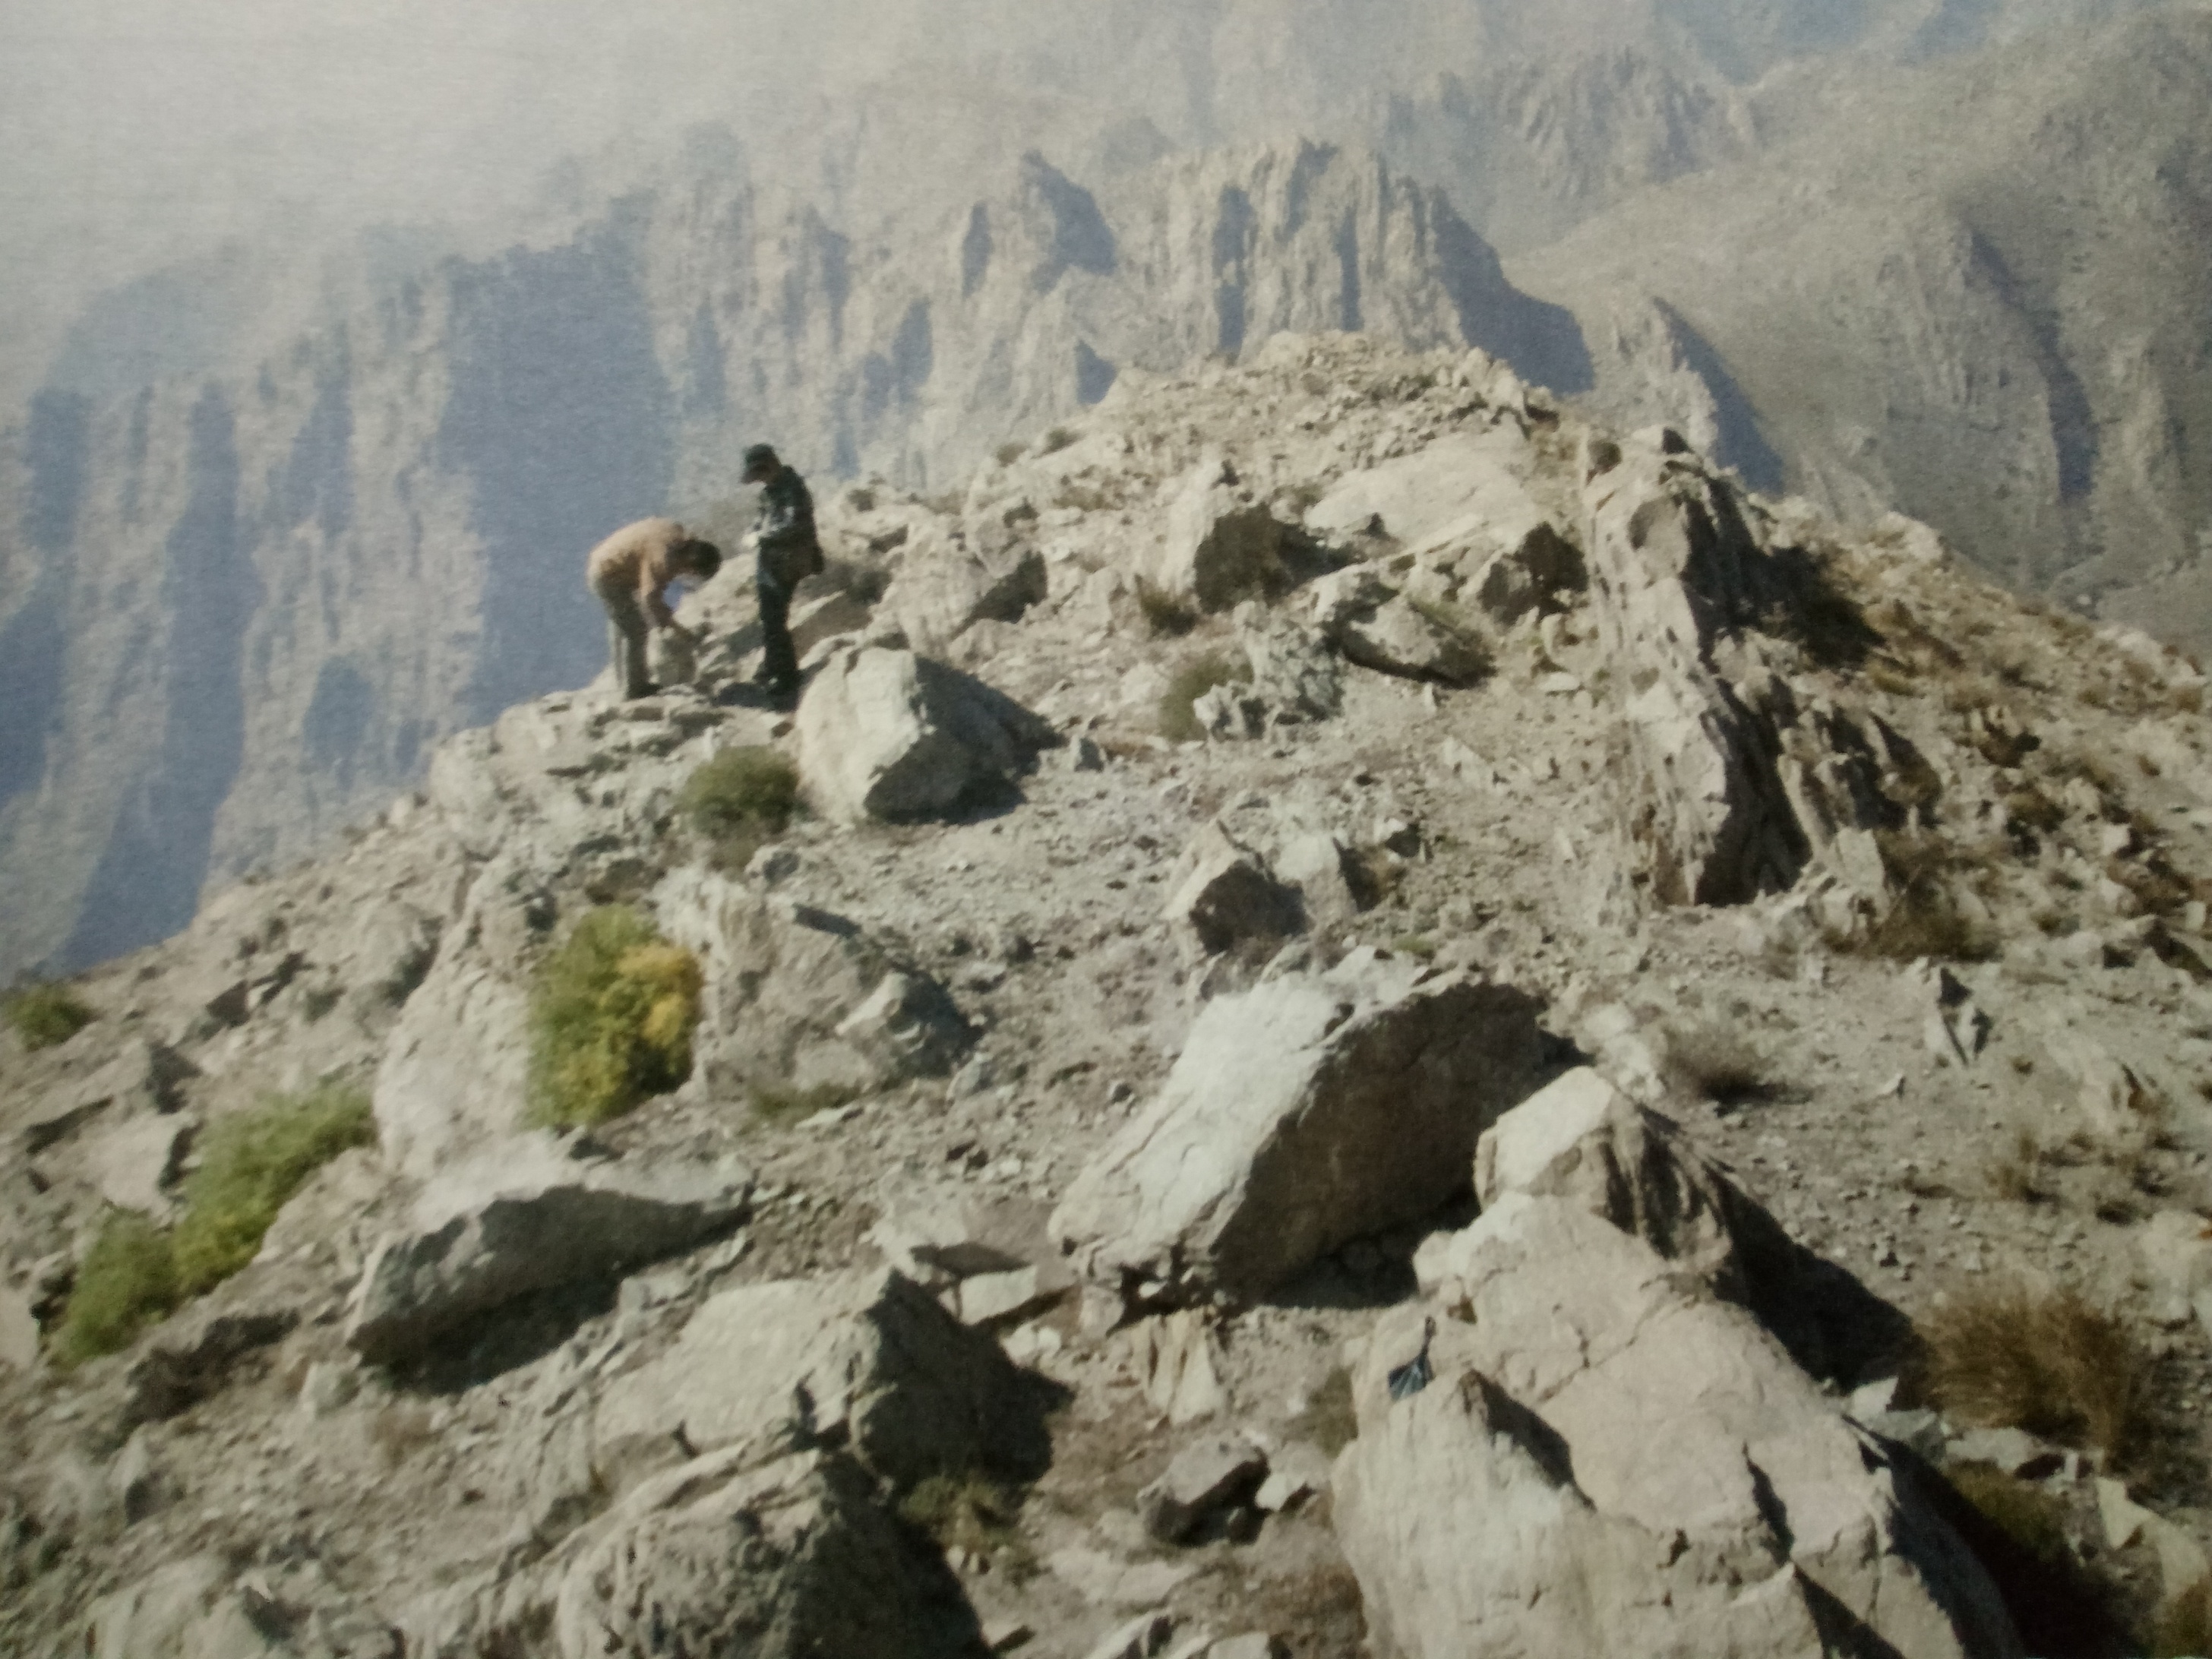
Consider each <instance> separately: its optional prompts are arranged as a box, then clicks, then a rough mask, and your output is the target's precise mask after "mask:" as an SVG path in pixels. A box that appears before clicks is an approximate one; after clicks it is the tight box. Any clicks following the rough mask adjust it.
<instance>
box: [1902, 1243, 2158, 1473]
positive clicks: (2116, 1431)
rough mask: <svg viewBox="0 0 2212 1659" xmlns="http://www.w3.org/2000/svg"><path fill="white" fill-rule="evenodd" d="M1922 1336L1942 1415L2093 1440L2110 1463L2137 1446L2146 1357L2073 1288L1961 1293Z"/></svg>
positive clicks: (1932, 1317)
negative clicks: (2071, 1289)
mask: <svg viewBox="0 0 2212 1659" xmlns="http://www.w3.org/2000/svg"><path fill="white" fill-rule="evenodd" d="M1920 1338H1921V1341H1922V1344H1923V1349H1924V1358H1925V1364H1926V1368H1927V1370H1926V1381H1927V1389H1928V1392H1929V1395H1930V1396H1931V1397H1932V1398H1933V1399H1934V1400H1935V1401H1936V1404H1937V1405H1938V1406H1939V1407H1941V1408H1942V1411H1943V1412H1944V1413H1945V1414H1946V1415H1947V1416H1949V1417H1951V1418H1953V1419H1955V1420H1957V1421H1959V1422H1962V1423H1972V1424H1977V1425H1982V1426H1984V1427H1988V1428H2018V1429H2025V1430H2027V1431H2028V1432H2029V1433H2030V1434H2034V1435H2040V1436H2042V1437H2044V1438H2045V1439H2048V1440H2057V1441H2060V1442H2063V1443H2067V1444H2070V1445H2076V1446H2093V1447H2095V1448H2097V1449H2099V1450H2100V1451H2102V1452H2103V1453H2104V1454H2105V1455H2106V1457H2107V1458H2108V1459H2110V1460H2112V1462H2116V1463H2117V1462H2125V1461H2126V1459H2127V1458H2128V1457H2130V1455H2133V1454H2135V1453H2136V1452H2137V1451H2139V1450H2140V1449H2141V1443H2142V1437H2143V1432H2144V1406H2145V1401H2144V1397H2143V1396H2144V1383H2145V1379H2146V1376H2147V1375H2148V1361H2147V1360H2146V1358H2145V1357H2144V1355H2143V1353H2142V1350H2141V1349H2140V1348H2139V1347H2138V1346H2136V1341H2135V1339H2134V1338H2133V1337H2132V1336H2131V1335H2130V1334H2129V1332H2128V1329H2127V1328H2126V1327H2125V1326H2124V1325H2123V1324H2122V1323H2121V1322H2119V1321H2118V1319H2116V1318H2114V1317H2113V1316H2112V1315H2110V1314H2107V1313H2104V1312H2102V1311H2100V1310H2098V1309H2096V1308H2093V1307H2092V1306H2090V1304H2088V1303H2087V1302H2086V1301H2084V1300H2083V1299H2082V1297H2081V1296H2080V1295H2079V1294H2078V1293H2077V1292H2075V1291H2070V1290H2043V1289H2039V1288H2037V1287H2034V1286H2031V1285H2027V1284H2021V1283H2014V1284H1999V1285H1991V1286H1989V1287H1986V1288H1983V1289H1977V1290H1975V1291H1967V1292H1963V1293H1960V1294H1957V1295H1954V1297H1952V1298H1951V1299H1950V1300H1949V1301H1948V1302H1946V1303H1945V1304H1943V1305H1942V1306H1941V1307H1939V1308H1937V1309H1936V1310H1934V1311H1933V1312H1932V1313H1930V1314H1929V1316H1928V1317H1927V1319H1926V1320H1925V1321H1924V1322H1923V1323H1922V1325H1921V1328H1920Z"/></svg>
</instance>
